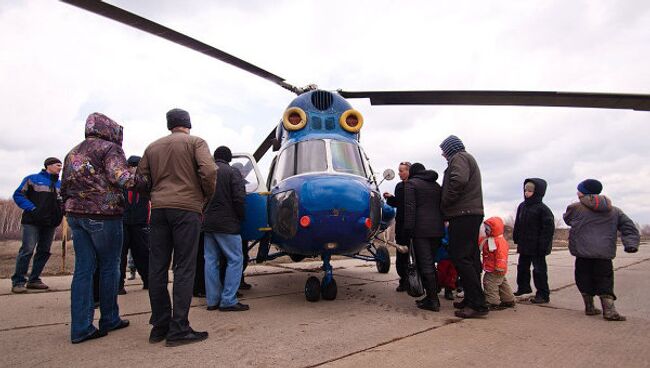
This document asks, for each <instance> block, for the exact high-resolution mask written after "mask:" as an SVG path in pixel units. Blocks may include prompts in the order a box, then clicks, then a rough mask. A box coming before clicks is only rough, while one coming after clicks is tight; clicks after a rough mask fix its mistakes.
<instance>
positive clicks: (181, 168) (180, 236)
mask: <svg viewBox="0 0 650 368" xmlns="http://www.w3.org/2000/svg"><path fill="white" fill-rule="evenodd" d="M167 128H168V129H169V130H171V134H170V135H168V136H166V137H163V138H160V139H158V140H157V141H155V142H153V143H151V144H150V145H149V146H148V147H147V149H146V150H145V152H144V155H143V156H142V159H141V160H140V164H139V165H138V173H139V174H141V175H142V176H144V177H147V178H148V180H149V183H150V188H151V243H150V244H151V247H150V251H149V299H150V301H151V319H150V321H149V322H150V323H151V324H152V325H153V328H152V330H151V334H150V335H149V342H151V343H156V342H160V341H162V340H165V339H166V340H167V342H166V345H167V346H178V345H183V344H189V343H193V342H198V341H202V340H205V339H206V338H207V337H208V333H207V332H198V331H194V330H193V329H192V328H191V327H190V323H189V320H188V315H189V311H190V303H191V302H192V289H193V283H194V275H195V272H196V271H197V270H196V252H197V248H198V242H199V232H200V230H201V214H202V212H203V209H204V208H205V206H206V205H207V204H208V202H209V201H210V199H211V198H212V195H213V193H214V188H215V183H216V174H217V173H216V171H217V168H216V165H215V163H214V160H213V159H212V155H210V150H209V148H208V144H207V143H206V142H205V141H204V140H203V139H201V138H199V137H196V136H192V135H190V129H191V128H192V123H191V121H190V114H189V113H188V112H187V111H185V110H181V109H172V110H170V111H169V112H167ZM172 254H173V256H174V289H173V290H174V291H173V294H174V295H173V306H172V300H170V297H169V291H168V289H167V283H168V277H169V274H168V272H169V266H170V264H171V261H172Z"/></svg>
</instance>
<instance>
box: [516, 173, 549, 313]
mask: <svg viewBox="0 0 650 368" xmlns="http://www.w3.org/2000/svg"><path fill="white" fill-rule="evenodd" d="M544 194H546V181H545V180H543V179H539V178H530V179H526V180H525V181H524V201H523V202H521V204H519V207H518V208H517V216H516V218H515V227H514V230H513V233H512V239H513V241H514V242H515V244H517V253H519V262H518V264H517V291H516V292H515V295H516V296H520V295H524V294H528V293H531V292H532V290H531V288H530V265H531V263H532V265H533V281H534V283H535V289H537V292H536V294H535V297H534V298H533V299H531V303H537V304H542V303H548V302H549V301H550V293H551V292H550V289H549V287H548V267H547V266H546V256H547V255H549V254H550V253H551V247H552V244H553V233H554V232H555V219H554V217H553V212H551V210H550V209H549V208H548V207H547V206H546V205H545V204H544V203H543V202H542V199H543V198H544Z"/></svg>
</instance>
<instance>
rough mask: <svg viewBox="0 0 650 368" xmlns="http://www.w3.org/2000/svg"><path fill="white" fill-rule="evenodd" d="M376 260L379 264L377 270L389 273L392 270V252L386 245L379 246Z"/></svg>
mask: <svg viewBox="0 0 650 368" xmlns="http://www.w3.org/2000/svg"><path fill="white" fill-rule="evenodd" d="M375 262H376V264H377V272H379V273H388V271H390V253H389V252H388V248H386V247H384V246H381V247H377V253H376V254H375Z"/></svg>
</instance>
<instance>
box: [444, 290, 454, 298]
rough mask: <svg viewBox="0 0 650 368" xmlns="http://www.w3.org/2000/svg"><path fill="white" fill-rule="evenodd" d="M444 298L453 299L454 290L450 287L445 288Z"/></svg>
mask: <svg viewBox="0 0 650 368" xmlns="http://www.w3.org/2000/svg"><path fill="white" fill-rule="evenodd" d="M445 299H447V300H454V292H453V291H452V290H451V288H445Z"/></svg>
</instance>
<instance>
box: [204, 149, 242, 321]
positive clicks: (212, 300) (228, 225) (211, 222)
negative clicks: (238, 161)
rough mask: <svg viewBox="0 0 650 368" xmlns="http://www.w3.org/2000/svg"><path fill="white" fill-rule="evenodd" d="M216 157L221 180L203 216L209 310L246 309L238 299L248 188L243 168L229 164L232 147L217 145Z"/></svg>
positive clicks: (218, 181)
mask: <svg viewBox="0 0 650 368" xmlns="http://www.w3.org/2000/svg"><path fill="white" fill-rule="evenodd" d="M214 160H215V162H216V164H217V168H218V169H217V182H216V187H215V191H214V196H212V199H211V200H210V203H209V204H208V207H207V208H206V210H205V214H204V218H203V230H204V238H205V239H204V243H203V244H204V247H205V255H204V257H205V294H206V299H207V302H208V310H215V309H219V310H220V311H223V312H239V311H245V310H248V309H249V308H248V305H246V304H242V303H240V302H239V301H238V300H237V289H239V285H240V282H241V280H242V268H243V259H244V254H243V252H242V241H241V236H240V235H239V233H240V231H241V222H242V221H243V220H244V215H245V208H244V206H245V202H246V188H245V186H244V179H243V178H242V175H241V173H240V172H239V170H237V169H235V168H233V167H232V166H230V164H229V162H230V161H231V160H232V153H231V152H230V149H229V148H228V147H226V146H221V147H219V148H217V149H216V150H215V151H214ZM223 262H225V263H226V264H227V267H226V275H225V277H224V280H223V283H222V282H221V278H220V277H219V270H220V264H222V263H223Z"/></svg>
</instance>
